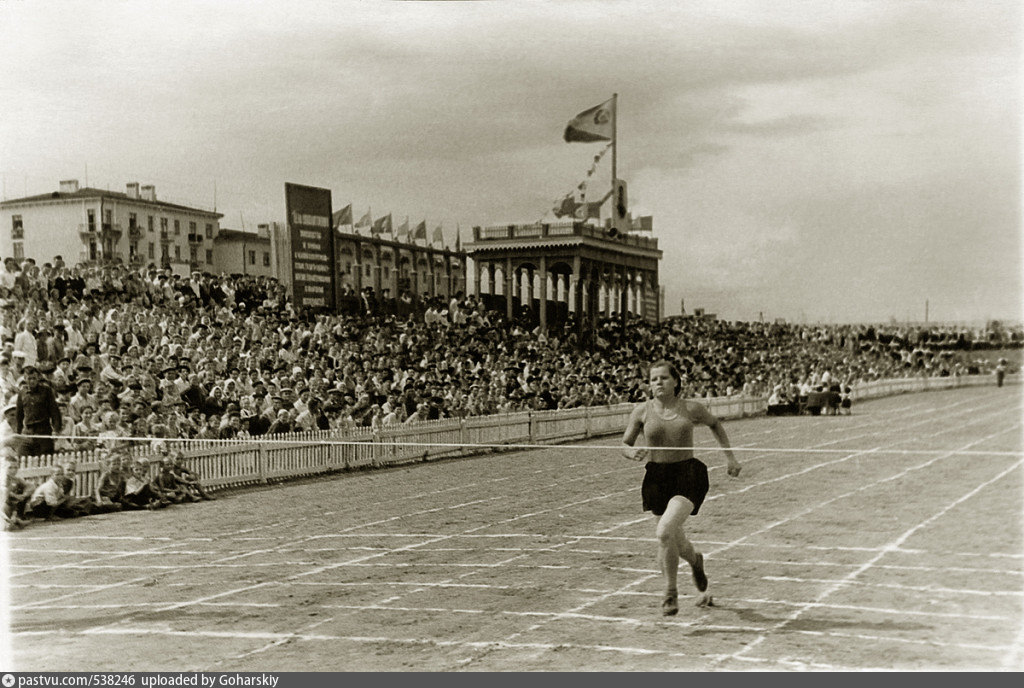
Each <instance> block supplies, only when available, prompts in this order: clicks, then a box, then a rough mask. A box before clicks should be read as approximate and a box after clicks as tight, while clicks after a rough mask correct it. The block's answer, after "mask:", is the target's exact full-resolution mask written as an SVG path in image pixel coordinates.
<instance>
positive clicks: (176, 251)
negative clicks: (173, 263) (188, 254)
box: [174, 246, 181, 260]
mask: <svg viewBox="0 0 1024 688" xmlns="http://www.w3.org/2000/svg"><path fill="white" fill-rule="evenodd" d="M174 260H181V246H175V247H174Z"/></svg>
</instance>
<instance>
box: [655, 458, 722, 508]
mask: <svg viewBox="0 0 1024 688" xmlns="http://www.w3.org/2000/svg"><path fill="white" fill-rule="evenodd" d="M640 494H641V496H642V497H643V501H644V511H651V512H653V513H654V515H656V516H661V515H662V514H663V513H665V509H666V508H667V507H668V502H669V500H670V499H672V498H673V497H675V496H676V495H681V496H683V497H686V498H687V499H689V500H690V501H691V502H693V511H691V512H690V515H691V516H692V515H696V514H697V511H699V510H700V505H701V504H703V503H704V497H706V496H707V494H708V467H707V466H705V465H704V462H702V461H701V460H700V459H686V460H685V461H676V462H674V463H654V462H653V461H651V462H649V463H648V464H647V473H646V474H644V483H643V487H641V488H640Z"/></svg>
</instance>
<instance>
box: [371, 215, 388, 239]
mask: <svg viewBox="0 0 1024 688" xmlns="http://www.w3.org/2000/svg"><path fill="white" fill-rule="evenodd" d="M384 232H387V233H388V234H391V213H388V214H387V215H385V216H384V217H378V218H377V219H376V220H374V222H373V227H371V228H370V234H382V233H384Z"/></svg>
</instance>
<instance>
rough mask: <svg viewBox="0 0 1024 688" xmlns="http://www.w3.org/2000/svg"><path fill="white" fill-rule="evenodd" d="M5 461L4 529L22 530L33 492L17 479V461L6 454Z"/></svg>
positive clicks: (11, 455)
mask: <svg viewBox="0 0 1024 688" xmlns="http://www.w3.org/2000/svg"><path fill="white" fill-rule="evenodd" d="M5 461H6V465H5V468H6V474H5V479H4V506H3V515H4V529H5V530H14V529H17V528H24V527H25V524H26V523H28V520H27V518H26V512H27V510H28V503H29V500H30V499H31V498H32V492H33V490H32V488H31V487H30V486H29V484H28V483H27V482H25V481H24V480H22V479H21V478H19V477H18V459H17V458H16V457H15V456H14V454H12V453H10V452H8V454H7V457H6V459H5Z"/></svg>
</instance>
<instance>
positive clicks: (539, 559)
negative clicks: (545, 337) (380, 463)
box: [5, 385, 1024, 671]
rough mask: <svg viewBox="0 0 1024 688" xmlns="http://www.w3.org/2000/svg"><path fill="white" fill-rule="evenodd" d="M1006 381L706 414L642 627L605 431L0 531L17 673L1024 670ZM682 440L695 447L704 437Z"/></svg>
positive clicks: (621, 466) (1014, 434)
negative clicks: (797, 410)
mask: <svg viewBox="0 0 1024 688" xmlns="http://www.w3.org/2000/svg"><path fill="white" fill-rule="evenodd" d="M1021 407H1022V397H1021V389H1020V387H1008V388H1003V389H996V388H995V387H994V385H993V386H992V387H984V388H970V389H961V390H953V391H947V392H930V393H923V394H914V395H902V396H896V397H891V398H887V399H880V400H875V401H871V402H864V403H861V404H859V405H857V406H856V407H855V408H854V415H852V416H850V417H799V418H785V417H783V418H756V419H748V420H742V421H731V422H728V423H726V429H727V430H728V432H729V434H730V436H731V438H732V441H733V444H734V445H735V446H736V447H737V448H738V451H737V456H738V458H739V460H740V462H741V463H742V464H744V469H743V472H742V474H741V476H740V477H739V478H738V479H731V478H729V477H728V476H727V475H726V474H725V470H724V463H725V462H724V457H723V456H722V455H721V453H720V452H718V451H716V450H711V449H708V450H706V451H702V452H700V455H701V456H702V458H703V459H704V460H705V461H706V462H707V463H708V464H709V466H711V473H710V475H711V491H710V493H709V497H708V500H707V501H706V502H705V504H704V506H703V507H702V508H701V511H700V514H699V515H697V516H695V517H693V518H691V519H690V521H689V522H688V532H689V533H690V536H691V538H692V540H693V541H694V542H695V544H696V545H697V547H698V548H699V549H700V550H702V551H703V552H704V553H705V557H706V561H707V569H708V575H709V577H710V579H711V588H710V591H711V593H712V594H713V596H714V600H715V606H714V607H712V608H708V609H699V608H697V607H695V606H693V602H694V601H695V600H696V599H697V598H696V591H695V590H694V589H693V588H692V584H691V582H690V576H689V570H688V567H687V566H686V565H685V564H683V566H682V568H681V570H680V592H681V593H682V597H681V600H680V603H681V610H680V613H679V615H678V616H676V617H671V618H665V617H662V616H661V614H660V611H659V604H660V600H661V594H662V591H663V583H662V580H661V576H660V574H659V572H658V569H657V565H656V562H655V550H656V543H655V540H654V537H653V531H654V520H653V517H652V516H650V515H649V514H644V513H642V511H641V507H640V496H639V484H640V480H641V478H642V472H643V468H642V466H640V465H639V464H634V463H631V462H629V461H626V460H625V459H623V458H621V457H620V456H619V454H618V452H617V451H616V450H615V448H614V447H615V445H616V444H617V443H618V439H617V438H614V437H610V438H603V439H598V440H594V441H591V442H588V443H585V444H586V445H587V446H582V445H573V446H559V447H552V448H549V449H542V450H531V451H516V452H507V453H499V454H490V455H486V456H481V457H476V458H469V459H460V460H452V461H443V462H437V463H430V464H417V465H411V466H406V467H401V468H396V469H391V470H386V471H376V472H361V473H352V474H345V475H339V476H335V477H332V478H325V479H321V480H316V481H304V482H301V483H291V484H285V485H276V486H270V487H265V488H255V489H251V490H247V491H239V492H234V493H227V494H223V495H222V496H221V497H220V498H219V499H218V500H217V501H215V502H205V503H202V504H195V505H187V506H176V507H172V508H169V509H165V510H162V511H158V512H152V513H150V512H134V513H122V514H110V515H103V516H94V517H89V518H85V519H79V520H76V521H65V522H59V523H35V524H33V525H31V526H30V527H29V528H27V529H26V530H24V531H21V532H17V533H10V534H7V537H6V539H5V552H6V558H7V584H8V588H9V594H10V606H9V609H8V611H9V621H10V631H11V632H10V634H9V642H10V643H11V649H12V650H13V656H14V666H13V667H12V668H13V669H16V670H20V671H40V670H44V671H67V670H135V671H163V670H167V671H172V670H173V671H186V670H196V671H231V670H245V671H275V670H276V671H350V670H351V671H355V670H368V671H381V670H388V671H403V670H418V671H546V670H551V671H554V670H559V671H597V670H636V671H648V670H650V671H655V670H656V671H664V670H735V671H745V670H844V669H845V670H849V669H854V670H856V669H899V670H918V669H920V670H923V669H928V670H941V669H948V670H976V669H985V670H1001V669H1002V670H1021V669H1024V634H1022V629H1024V623H1022V622H1024V609H1022V604H1024V527H1022V506H1024V484H1022V483H1024V481H1022V477H1024V470H1022V460H1024V455H1022V452H1021V449H1022V447H1021V444H1022V442H1021V438H1022V433H1021V418H1022V414H1021V411H1022V408H1021ZM696 443H697V444H698V445H700V446H703V447H712V446H713V445H714V440H713V438H712V436H711V435H710V433H708V432H706V431H705V430H703V429H702V430H701V431H699V433H698V435H697V438H696Z"/></svg>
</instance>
